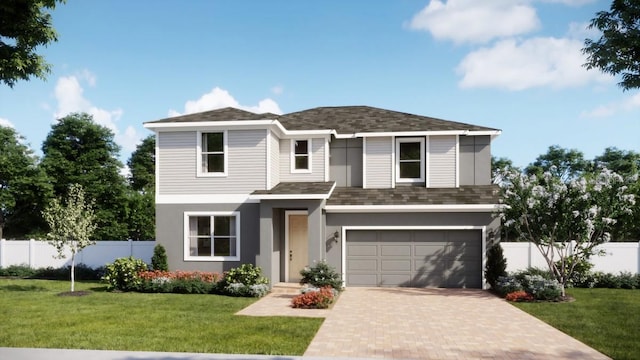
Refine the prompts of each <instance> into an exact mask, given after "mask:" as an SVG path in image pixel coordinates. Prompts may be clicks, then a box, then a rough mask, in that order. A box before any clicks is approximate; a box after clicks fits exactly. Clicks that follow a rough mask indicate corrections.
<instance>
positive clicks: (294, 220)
mask: <svg viewBox="0 0 640 360" xmlns="http://www.w3.org/2000/svg"><path fill="white" fill-rule="evenodd" d="M285 219H286V220H285V227H286V235H285V242H286V245H287V246H286V250H287V253H286V255H285V256H286V257H287V258H286V260H285V262H286V264H287V269H286V271H287V279H286V280H287V282H298V281H300V279H301V278H302V276H301V275H300V270H302V269H304V267H305V266H307V265H309V236H308V229H309V223H308V216H307V212H306V211H287V212H285Z"/></svg>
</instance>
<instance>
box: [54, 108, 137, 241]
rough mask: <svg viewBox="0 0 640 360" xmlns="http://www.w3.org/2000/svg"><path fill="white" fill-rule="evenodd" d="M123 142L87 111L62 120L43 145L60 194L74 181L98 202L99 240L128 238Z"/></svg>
mask: <svg viewBox="0 0 640 360" xmlns="http://www.w3.org/2000/svg"><path fill="white" fill-rule="evenodd" d="M119 151H120V148H119V146H118V145H117V144H116V143H115V140H114V135H113V132H112V131H111V130H109V129H108V128H106V127H104V126H101V125H98V124H96V123H95V122H94V121H93V117H92V116H91V115H89V114H85V113H76V114H70V115H68V116H66V117H64V118H61V119H59V120H58V122H57V123H56V124H54V125H53V126H52V128H51V131H50V132H49V134H48V135H47V138H46V139H45V141H44V143H43V145H42V152H43V154H44V155H43V158H42V167H43V168H44V170H45V171H46V173H47V174H48V175H49V177H50V178H51V179H52V182H53V188H54V192H55V194H56V196H64V195H65V194H66V193H67V190H68V189H69V186H71V185H72V184H79V185H81V186H82V187H83V188H84V189H85V191H86V195H87V198H89V199H91V200H92V201H93V202H94V210H95V213H96V218H97V220H96V221H97V225H98V228H97V229H96V231H95V232H94V235H93V237H94V239H97V240H119V239H126V238H127V233H128V230H127V221H126V216H127V196H126V195H127V194H126V190H127V189H126V180H125V178H124V177H123V176H122V175H121V174H120V170H121V169H122V164H121V163H120V161H118V159H117V158H118V153H119Z"/></svg>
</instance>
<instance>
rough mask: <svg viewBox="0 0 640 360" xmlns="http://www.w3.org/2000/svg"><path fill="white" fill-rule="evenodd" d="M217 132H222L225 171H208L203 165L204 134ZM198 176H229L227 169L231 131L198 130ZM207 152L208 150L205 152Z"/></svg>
mask: <svg viewBox="0 0 640 360" xmlns="http://www.w3.org/2000/svg"><path fill="white" fill-rule="evenodd" d="M215 133H218V134H219V133H222V151H223V161H224V171H222V172H206V171H203V169H202V166H203V162H202V155H203V151H202V135H203V134H215ZM196 134H197V135H196V137H197V139H196V157H197V158H196V176H198V177H224V176H227V175H228V173H227V170H228V168H229V145H228V138H229V136H228V135H229V133H228V131H227V130H220V131H201V130H198V131H197V132H196ZM205 154H206V152H205Z"/></svg>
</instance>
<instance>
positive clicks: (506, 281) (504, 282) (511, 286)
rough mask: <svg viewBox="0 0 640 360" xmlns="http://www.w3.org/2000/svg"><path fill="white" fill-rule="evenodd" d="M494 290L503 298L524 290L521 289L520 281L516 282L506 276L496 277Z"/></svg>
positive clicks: (511, 277)
mask: <svg viewBox="0 0 640 360" xmlns="http://www.w3.org/2000/svg"><path fill="white" fill-rule="evenodd" d="M495 290H496V291H497V292H498V294H500V296H502V297H505V296H507V294H510V293H512V292H516V291H522V290H524V288H523V287H522V284H521V283H520V281H518V280H517V279H516V278H515V277H513V276H509V275H507V276H500V277H498V279H497V280H496V287H495Z"/></svg>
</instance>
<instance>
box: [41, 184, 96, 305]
mask: <svg viewBox="0 0 640 360" xmlns="http://www.w3.org/2000/svg"><path fill="white" fill-rule="evenodd" d="M42 215H43V217H44V219H45V220H46V221H47V224H49V227H50V228H51V229H50V230H51V231H50V232H49V233H48V234H47V239H48V240H49V243H50V244H51V245H53V246H55V248H56V250H57V251H58V255H57V257H58V258H61V259H64V258H66V256H67V254H66V253H65V252H66V251H69V252H71V291H72V292H73V291H74V290H75V261H76V254H77V253H78V252H80V251H81V250H82V249H84V248H85V247H87V246H89V245H91V244H94V242H93V241H92V240H90V238H91V235H92V234H93V232H94V231H95V229H96V224H95V220H96V216H95V214H94V213H93V208H92V206H91V204H89V203H87V202H86V201H85V194H84V189H83V188H82V186H80V185H78V184H73V185H71V187H70V188H69V194H68V195H67V199H66V202H65V203H62V201H60V200H58V199H53V200H52V201H51V203H50V204H49V206H48V207H47V208H46V209H45V210H44V212H43V214H42Z"/></svg>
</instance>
